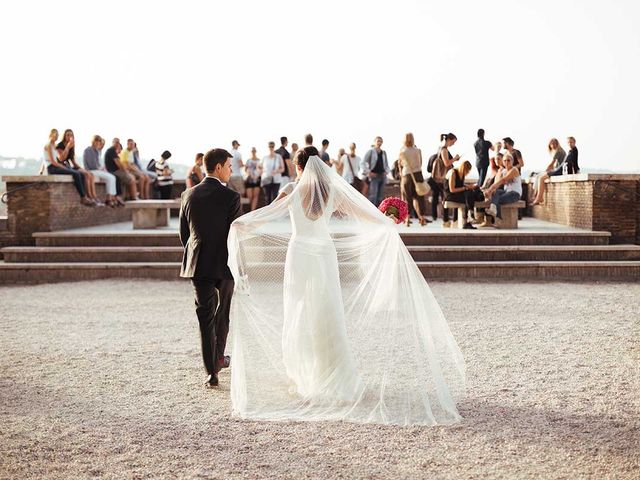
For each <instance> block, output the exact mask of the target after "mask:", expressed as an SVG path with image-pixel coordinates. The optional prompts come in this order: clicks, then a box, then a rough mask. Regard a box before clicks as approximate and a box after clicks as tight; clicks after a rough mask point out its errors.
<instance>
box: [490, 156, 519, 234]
mask: <svg viewBox="0 0 640 480" xmlns="http://www.w3.org/2000/svg"><path fill="white" fill-rule="evenodd" d="M502 162H503V163H504V168H502V169H501V170H500V171H499V172H498V174H497V175H496V179H495V181H494V182H493V185H491V187H489V188H488V189H486V190H485V191H484V192H483V193H484V196H485V198H490V199H491V206H490V207H489V208H488V209H486V211H485V214H486V215H489V216H491V217H494V218H496V219H498V221H500V220H501V219H502V209H501V207H502V205H506V204H508V203H515V202H517V201H518V200H520V198H521V197H522V179H521V178H520V172H519V171H518V169H517V168H516V167H514V166H513V158H512V157H511V155H510V154H508V153H507V154H505V155H504V157H503V158H502ZM490 225H491V223H490V222H489V221H488V219H486V218H485V221H484V223H483V224H482V225H480V226H481V227H487V226H490ZM494 226H498V223H497V222H496V223H495V224H494Z"/></svg>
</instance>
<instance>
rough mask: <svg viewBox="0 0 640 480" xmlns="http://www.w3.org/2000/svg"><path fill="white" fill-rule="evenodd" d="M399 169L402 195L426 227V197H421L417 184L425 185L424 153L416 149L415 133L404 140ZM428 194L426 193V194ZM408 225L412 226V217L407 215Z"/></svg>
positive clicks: (421, 223) (409, 134) (406, 136)
mask: <svg viewBox="0 0 640 480" xmlns="http://www.w3.org/2000/svg"><path fill="white" fill-rule="evenodd" d="M399 167H400V168H401V177H400V193H401V196H402V199H403V200H404V201H405V202H407V205H411V204H413V208H414V209H415V211H416V214H417V215H418V221H419V222H420V225H422V226H425V225H426V224H427V223H428V222H427V220H426V219H425V216H426V214H427V206H426V205H425V201H424V195H419V194H418V190H417V187H416V184H417V183H420V184H424V178H423V176H422V152H421V151H420V149H419V148H416V144H415V140H414V138H413V133H407V134H406V135H405V138H404V146H403V147H402V149H401V150H400V155H399ZM425 193H426V192H425ZM405 223H406V225H407V226H409V225H411V217H410V215H407V219H406V221H405Z"/></svg>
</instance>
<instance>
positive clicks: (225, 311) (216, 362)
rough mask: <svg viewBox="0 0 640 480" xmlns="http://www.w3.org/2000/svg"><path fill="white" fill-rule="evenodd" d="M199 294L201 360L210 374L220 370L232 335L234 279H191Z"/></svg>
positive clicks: (197, 302) (197, 310)
mask: <svg viewBox="0 0 640 480" xmlns="http://www.w3.org/2000/svg"><path fill="white" fill-rule="evenodd" d="M191 281H192V283H193V287H194V289H195V293H196V314H197V315H198V322H200V340H201V342H202V359H203V360H204V366H205V368H206V369H207V373H208V374H210V375H211V374H213V373H218V371H220V365H221V364H222V362H223V361H224V349H225V346H226V344H227V335H228V334H229V311H230V309H231V297H232V296H233V285H234V282H233V280H227V279H223V280H198V279H195V278H194V279H192V280H191Z"/></svg>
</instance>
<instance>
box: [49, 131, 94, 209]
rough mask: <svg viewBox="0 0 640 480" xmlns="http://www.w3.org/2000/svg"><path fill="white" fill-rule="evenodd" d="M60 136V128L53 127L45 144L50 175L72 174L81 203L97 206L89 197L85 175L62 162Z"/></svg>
mask: <svg viewBox="0 0 640 480" xmlns="http://www.w3.org/2000/svg"><path fill="white" fill-rule="evenodd" d="M58 137H59V134H58V130H56V129H55V128H53V129H51V132H50V133H49V142H48V143H47V144H46V145H45V146H44V161H45V162H46V164H47V173H48V174H49V175H71V177H72V179H73V186H74V187H75V188H76V190H77V192H78V195H80V203H82V205H85V206H87V207H95V205H96V204H95V202H93V201H92V200H90V199H89V198H88V197H87V193H86V190H85V182H84V175H82V173H80V172H79V171H78V170H74V169H72V168H69V167H67V166H66V165H64V164H63V163H61V162H60V157H59V152H58V149H57V148H56V142H57V141H58Z"/></svg>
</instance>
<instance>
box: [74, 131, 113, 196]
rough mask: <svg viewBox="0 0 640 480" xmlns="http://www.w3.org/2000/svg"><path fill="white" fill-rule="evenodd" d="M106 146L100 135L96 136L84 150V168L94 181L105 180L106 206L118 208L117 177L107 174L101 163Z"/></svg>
mask: <svg viewBox="0 0 640 480" xmlns="http://www.w3.org/2000/svg"><path fill="white" fill-rule="evenodd" d="M103 145H104V140H103V139H102V137H100V135H94V136H93V139H92V140H91V145H90V146H88V147H87V148H85V149H84V152H83V153H82V163H83V165H84V168H85V169H86V170H87V171H89V172H91V174H92V175H93V178H94V179H98V178H99V179H101V180H104V183H105V190H106V191H107V199H106V202H105V203H106V204H107V205H108V206H109V207H117V206H118V200H117V198H116V177H115V176H114V175H113V174H111V173H109V172H107V171H106V170H105V169H104V167H103V166H102V164H101V163H100V150H101V148H102V146H103Z"/></svg>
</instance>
